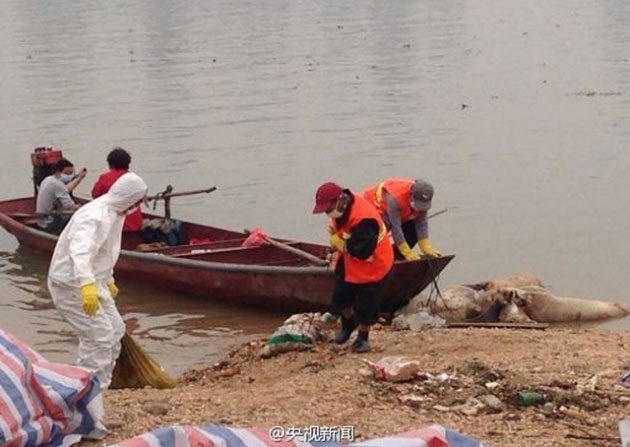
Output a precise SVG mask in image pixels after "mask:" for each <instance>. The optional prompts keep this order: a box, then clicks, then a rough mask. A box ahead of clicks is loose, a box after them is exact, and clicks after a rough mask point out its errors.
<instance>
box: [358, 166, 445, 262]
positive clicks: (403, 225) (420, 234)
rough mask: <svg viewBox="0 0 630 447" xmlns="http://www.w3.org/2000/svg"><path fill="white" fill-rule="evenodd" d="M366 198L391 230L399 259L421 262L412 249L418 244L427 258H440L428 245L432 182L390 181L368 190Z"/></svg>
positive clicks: (365, 194)
mask: <svg viewBox="0 0 630 447" xmlns="http://www.w3.org/2000/svg"><path fill="white" fill-rule="evenodd" d="M363 197H365V198H366V199H367V200H368V201H369V202H370V203H372V204H374V206H375V207H376V209H378V211H379V212H380V213H381V216H382V218H383V221H384V222H385V224H386V225H387V228H389V229H390V230H391V232H392V238H393V239H394V245H395V246H396V257H397V258H398V259H406V260H408V261H414V260H416V259H420V255H419V254H418V253H417V252H415V251H413V249H412V247H413V246H414V245H416V243H417V244H418V247H419V248H420V251H421V252H422V253H423V254H424V255H425V256H428V257H430V258H436V257H439V256H441V253H440V252H439V251H438V250H436V249H435V248H433V247H432V246H431V243H430V242H429V224H428V221H427V212H428V211H429V209H430V208H431V201H432V199H433V186H432V185H431V184H430V183H429V182H426V181H424V180H408V179H398V178H390V179H387V180H385V181H383V182H382V183H379V184H378V185H374V186H372V187H371V188H368V189H366V190H365V191H364V192H363Z"/></svg>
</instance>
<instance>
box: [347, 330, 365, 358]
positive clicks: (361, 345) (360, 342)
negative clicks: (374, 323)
mask: <svg viewBox="0 0 630 447" xmlns="http://www.w3.org/2000/svg"><path fill="white" fill-rule="evenodd" d="M368 335H369V332H363V331H359V335H357V338H356V339H355V340H354V342H353V343H352V346H350V350H351V351H352V352H357V353H361V352H368V351H369V350H370V343H369V342H368Z"/></svg>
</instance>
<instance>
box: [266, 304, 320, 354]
mask: <svg viewBox="0 0 630 447" xmlns="http://www.w3.org/2000/svg"><path fill="white" fill-rule="evenodd" d="M324 324H325V323H324V318H323V315H322V314H320V313H302V314H295V315H292V316H290V317H289V318H288V319H287V320H285V322H284V323H282V326H280V327H279V328H278V329H276V330H275V332H274V333H273V334H272V335H271V337H270V338H269V340H268V341H267V344H266V345H265V346H264V347H263V348H262V350H261V353H260V355H261V357H263V358H269V357H273V356H274V355H278V354H280V353H283V352H289V351H307V350H310V349H312V347H313V344H314V343H316V342H317V341H320V340H322V339H323V337H324V333H323V328H324Z"/></svg>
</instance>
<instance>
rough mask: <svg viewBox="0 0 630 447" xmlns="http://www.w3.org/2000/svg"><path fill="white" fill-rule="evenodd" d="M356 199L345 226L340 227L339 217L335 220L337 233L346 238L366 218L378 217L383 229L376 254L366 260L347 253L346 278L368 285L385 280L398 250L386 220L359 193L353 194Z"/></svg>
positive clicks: (345, 259)
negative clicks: (393, 246)
mask: <svg viewBox="0 0 630 447" xmlns="http://www.w3.org/2000/svg"><path fill="white" fill-rule="evenodd" d="M352 195H353V196H354V202H353V203H352V206H351V208H350V215H349V216H348V219H347V221H346V222H345V224H344V225H342V226H341V227H339V228H337V220H336V219H331V228H332V231H333V234H336V235H337V236H339V237H341V238H342V239H343V240H347V239H349V238H350V235H351V232H352V229H353V228H354V227H355V225H357V224H359V222H361V221H362V220H363V219H375V220H376V221H377V222H378V225H379V228H380V231H379V234H378V242H377V244H376V249H375V250H374V253H373V254H372V256H370V257H369V258H368V259H366V260H361V259H358V258H355V257H353V256H351V255H350V254H348V253H346V252H343V253H341V256H342V258H343V263H344V268H345V281H346V282H349V283H354V284H364V283H369V282H376V281H380V280H381V279H383V278H384V277H385V276H386V275H387V274H388V273H389V271H390V270H391V268H392V266H393V265H394V250H393V249H392V244H391V242H390V240H389V231H388V230H387V227H386V226H385V224H384V223H383V219H381V216H380V214H379V213H378V212H377V210H376V209H374V207H373V206H372V204H371V203H370V202H368V201H367V200H365V199H364V198H363V197H362V196H360V195H358V194H352Z"/></svg>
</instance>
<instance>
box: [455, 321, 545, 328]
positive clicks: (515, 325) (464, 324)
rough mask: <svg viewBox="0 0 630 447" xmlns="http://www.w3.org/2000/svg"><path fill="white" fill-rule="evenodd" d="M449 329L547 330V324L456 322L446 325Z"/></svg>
mask: <svg viewBox="0 0 630 447" xmlns="http://www.w3.org/2000/svg"><path fill="white" fill-rule="evenodd" d="M446 327H449V328H463V327H486V328H488V327H490V328H504V329H547V328H548V327H549V324H547V323H536V322H533V323H505V322H501V321H487V322H486V321H483V322H482V321H457V322H455V321H454V322H450V323H447V324H446Z"/></svg>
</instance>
